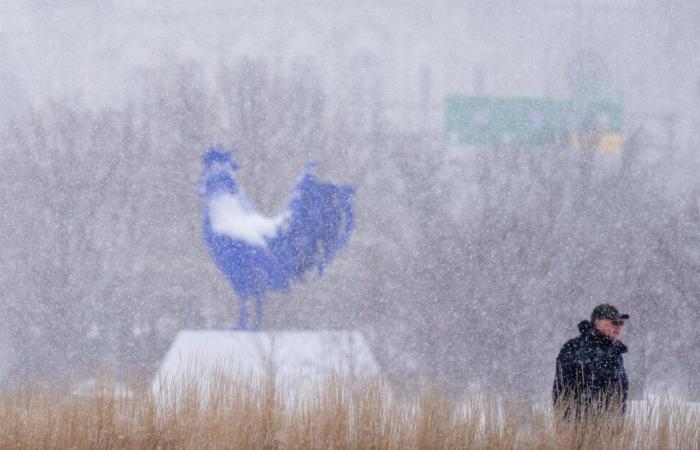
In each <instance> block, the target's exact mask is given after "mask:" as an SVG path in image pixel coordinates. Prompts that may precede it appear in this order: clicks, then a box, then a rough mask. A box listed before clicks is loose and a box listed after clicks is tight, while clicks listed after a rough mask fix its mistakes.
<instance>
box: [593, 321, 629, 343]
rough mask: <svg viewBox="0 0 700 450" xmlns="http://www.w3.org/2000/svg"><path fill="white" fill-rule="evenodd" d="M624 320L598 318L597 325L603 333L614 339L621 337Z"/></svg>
mask: <svg viewBox="0 0 700 450" xmlns="http://www.w3.org/2000/svg"><path fill="white" fill-rule="evenodd" d="M623 325H624V322H623V321H621V320H609V319H596V320H595V327H596V329H597V330H598V331H600V333H601V334H603V335H605V336H608V337H609V338H611V339H612V340H613V341H616V340H618V339H620V334H621V333H622V327H623Z"/></svg>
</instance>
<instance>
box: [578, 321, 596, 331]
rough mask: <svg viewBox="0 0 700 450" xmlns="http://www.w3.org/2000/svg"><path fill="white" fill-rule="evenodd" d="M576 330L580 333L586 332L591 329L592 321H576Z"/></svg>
mask: <svg viewBox="0 0 700 450" xmlns="http://www.w3.org/2000/svg"><path fill="white" fill-rule="evenodd" d="M578 331H579V332H580V333H581V334H588V333H590V332H591V331H593V322H591V321H590V320H582V321H580V322H579V323H578Z"/></svg>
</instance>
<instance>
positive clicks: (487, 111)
mask: <svg viewBox="0 0 700 450" xmlns="http://www.w3.org/2000/svg"><path fill="white" fill-rule="evenodd" d="M622 118H623V111H622V107H621V106H620V105H618V104H615V103H611V102H604V101H587V102H585V103H583V104H580V103H577V102H574V101H572V100H554V99H539V98H527V97H469V96H458V95H453V96H448V97H447V98H446V99H445V132H446V137H447V139H448V141H449V142H452V143H458V144H468V145H479V144H527V145H544V144H556V143H569V142H570V140H571V137H572V136H573V135H580V134H582V133H585V134H595V135H610V134H614V135H618V134H620V133H621V131H622Z"/></svg>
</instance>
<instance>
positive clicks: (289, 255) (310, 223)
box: [198, 147, 354, 330]
mask: <svg viewBox="0 0 700 450" xmlns="http://www.w3.org/2000/svg"><path fill="white" fill-rule="evenodd" d="M203 164H204V173H203V176H202V181H201V182H200V183H199V187H198V190H199V194H200V195H201V196H202V197H204V198H205V200H206V205H205V210H204V239H205V241H206V244H207V247H208V249H209V253H210V255H211V257H212V259H213V260H214V262H215V263H216V265H217V266H218V267H219V269H221V271H222V272H223V273H224V274H225V275H226V277H227V278H228V280H229V282H230V283H231V286H232V287H233V290H234V291H235V292H236V294H238V299H239V310H240V313H239V326H238V328H239V329H241V330H245V329H246V326H247V320H248V309H247V305H246V302H247V300H249V299H251V298H252V299H254V300H255V321H254V324H253V329H255V330H260V329H261V326H262V300H263V297H264V296H265V293H267V292H268V291H282V292H286V291H288V290H289V288H290V283H291V282H292V281H294V280H297V281H302V280H303V277H304V274H305V273H307V272H308V271H309V270H310V269H311V268H314V267H315V268H317V269H318V273H319V275H321V274H322V273H323V269H324V268H325V267H326V266H327V265H328V264H329V263H330V262H331V261H332V260H333V257H334V256H335V255H336V253H337V252H338V250H340V249H341V248H342V247H343V246H344V245H345V244H346V243H347V241H348V238H349V237H350V231H351V229H352V219H353V215H352V203H351V198H352V195H353V193H354V190H353V188H351V187H350V186H336V185H333V184H330V183H323V182H320V181H319V180H318V179H317V178H316V176H315V175H314V173H313V167H314V164H310V165H309V166H307V170H306V171H305V173H304V175H303V176H302V177H301V179H300V181H299V183H298V184H297V186H296V188H295V190H294V192H293V194H292V196H291V198H290V200H289V204H288V206H287V209H286V210H285V211H283V212H282V213H281V214H278V215H277V216H275V217H266V216H264V215H262V214H260V213H259V212H258V211H257V210H256V209H255V207H254V206H253V205H252V204H251V203H250V201H249V200H248V199H247V198H246V197H245V195H244V194H243V192H242V191H241V189H240V187H239V186H238V183H236V180H235V179H234V176H233V175H234V172H235V171H236V170H237V169H238V165H237V164H236V162H235V161H234V159H233V157H232V156H231V153H230V152H226V151H224V150H223V149H221V148H220V147H211V148H209V149H208V150H207V152H206V153H205V154H204V157H203Z"/></svg>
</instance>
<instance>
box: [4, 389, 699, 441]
mask: <svg viewBox="0 0 700 450" xmlns="http://www.w3.org/2000/svg"><path fill="white" fill-rule="evenodd" d="M317 384H318V385H314V386H310V387H309V386H307V388H308V389H305V391H304V394H303V395H282V394H281V393H280V392H284V390H280V389H279V384H276V383H275V380H274V379H272V380H270V379H262V380H260V381H257V382H256V381H251V380H248V381H240V380H231V379H227V378H225V377H219V378H217V379H216V380H214V381H213V382H212V383H209V384H208V385H206V386H204V387H203V386H202V385H201V384H200V383H197V382H196V381H190V382H186V383H182V384H179V385H171V386H169V387H167V388H161V389H160V390H159V392H157V393H155V394H154V393H152V392H151V390H150V389H143V390H141V391H139V392H127V391H124V390H120V389H117V388H116V387H115V385H114V384H112V383H109V382H101V383H98V384H97V385H96V386H94V387H93V388H91V389H88V390H80V391H72V392H68V391H65V390H64V391H60V392H59V391H56V390H50V389H40V388H25V389H23V390H16V391H14V392H7V391H6V392H3V393H2V394H1V395H0V448H3V449H4V448H13V449H66V448H70V449H103V448H104V449H108V448H138V449H142V448H158V449H170V448H174V449H228V448H231V449H251V448H255V449H258V448H261V449H453V448H454V449H460V448H476V449H501V448H503V449H511V448H532V449H569V448H571V449H628V448H630V449H631V448H634V449H699V448H700V415H699V413H698V411H697V410H692V409H690V408H688V407H686V406H684V405H683V404H681V403H679V402H674V401H671V400H664V401H660V402H649V403H648V404H647V405H646V406H645V408H642V409H640V408H637V409H636V410H635V411H633V412H631V413H630V414H628V415H627V416H625V417H624V418H622V419H619V420H611V419H609V418H606V416H592V417H591V418H590V419H587V420H585V421H582V422H580V423H578V424H576V425H574V424H571V423H567V422H566V421H563V420H561V418H559V417H557V416H556V414H555V413H553V412H552V411H551V409H549V408H539V409H533V410H531V411H526V412H525V411H522V410H521V409H518V408H517V407H515V406H508V405H504V403H503V402H496V401H493V400H490V399H488V398H485V397H484V396H483V395H477V396H474V397H472V398H465V399H461V398H460V399H456V398H453V397H449V396H447V395H444V394H443V393H441V392H440V391H439V390H438V389H435V388H427V389H424V390H422V391H420V392H417V393H415V394H413V395H396V394H393V393H392V392H391V390H390V389H389V388H388V387H387V386H386V385H385V384H383V383H382V382H381V381H378V380H375V381H371V382H366V383H362V384H355V385H354V386H353V385H350V384H349V383H347V382H344V381H343V380H341V379H339V378H338V377H331V378H329V379H328V380H327V381H326V382H325V383H317ZM523 417H527V419H523Z"/></svg>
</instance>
